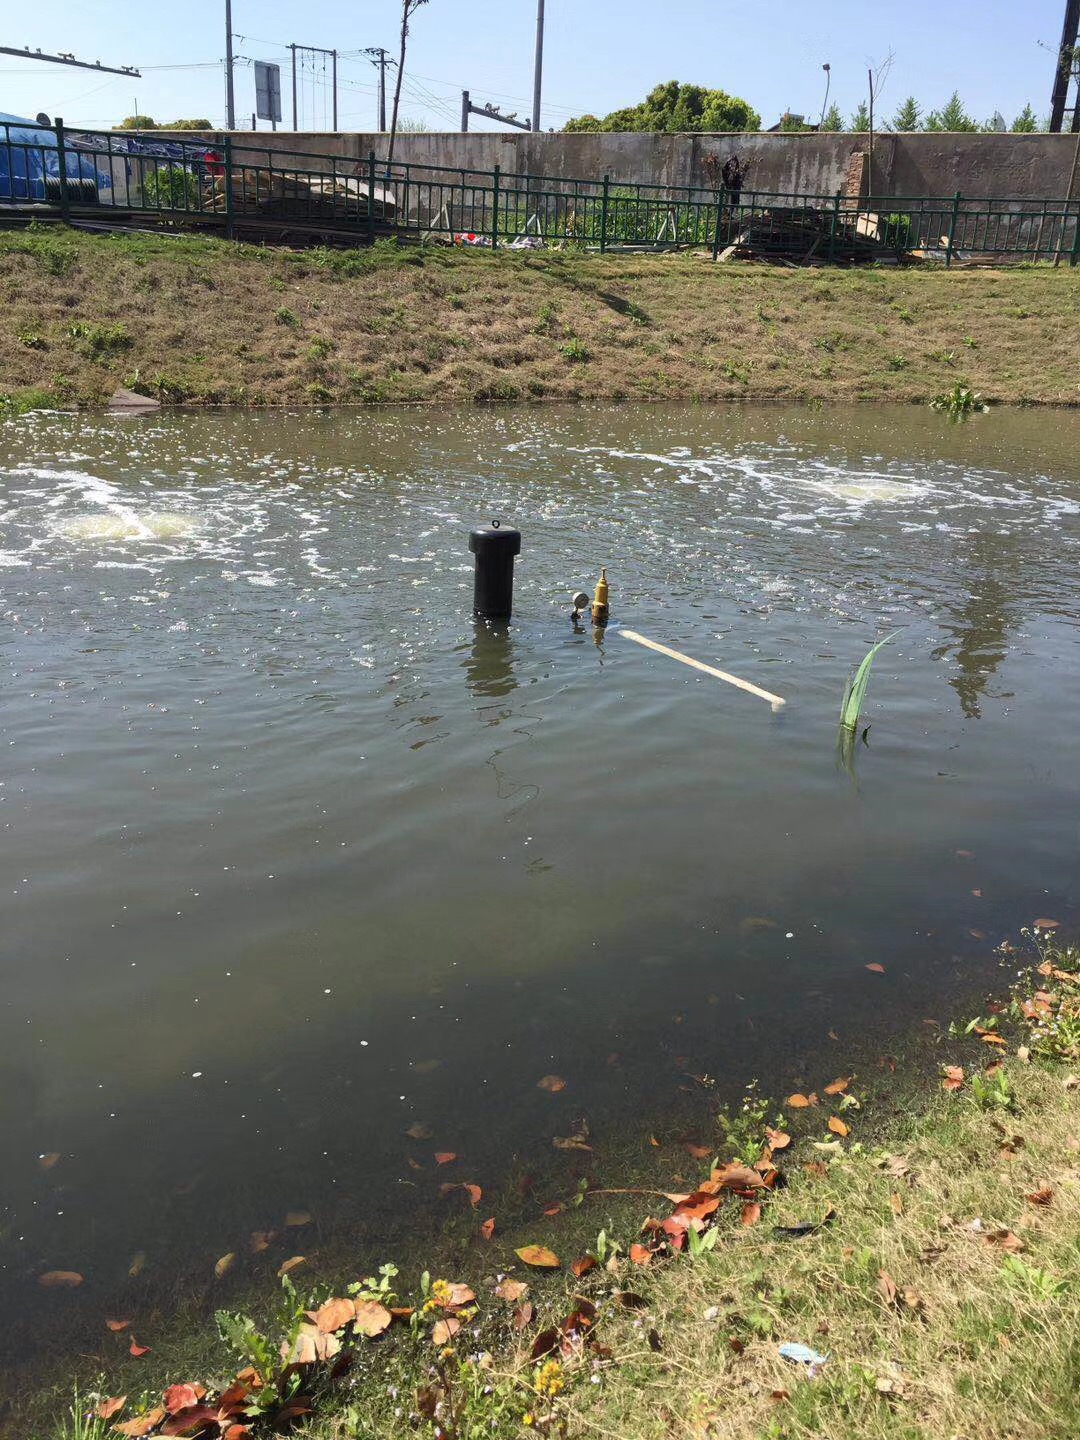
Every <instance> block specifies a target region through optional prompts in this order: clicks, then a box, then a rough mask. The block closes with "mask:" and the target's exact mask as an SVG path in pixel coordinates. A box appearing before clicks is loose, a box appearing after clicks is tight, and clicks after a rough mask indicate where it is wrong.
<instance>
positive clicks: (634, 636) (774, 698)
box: [616, 629, 787, 714]
mask: <svg viewBox="0 0 1080 1440" xmlns="http://www.w3.org/2000/svg"><path fill="white" fill-rule="evenodd" d="M616 634H618V635H625V636H626V638H627V640H633V641H634V642H635V643H636V644H638V645H644V646H645V648H646V649H647V650H655V651H657V653H658V654H660V655H667V656H668V658H669V659H671V660H678V661H680V662H681V663H682V664H683V665H690V666H692V667H693V668H694V669H695V670H702V671H704V672H705V674H706V675H714V676H715V677H716V678H717V680H726V681H727V683H728V684H729V685H735V686H737V688H738V689H740V690H745V691H746V692H747V694H749V695H756V696H758V698H759V699H761V700H767V701H768V702H769V704H770V705H771V706H772V709H773V713H774V714H775V713H776V711H777V710H779V709H781V708H782V707H783V706H784V705H785V704H786V703H787V702H786V701H785V700H784V699H783V697H782V696H780V695H773V694H772V693H771V691H769V690H762V689H761V688H760V686H758V685H751V683H750V681H749V680H740V679H739V677H738V676H737V675H729V674H728V672H727V671H726V670H717V669H716V667H715V666H714V665H705V664H703V663H702V662H701V661H700V660H694V659H692V658H691V657H690V656H689V655H683V654H682V652H681V651H679V650H672V649H670V648H669V647H668V646H667V645H661V644H659V643H658V642H657V641H656V640H649V639H647V638H646V637H645V636H644V635H639V634H638V633H637V631H636V630H623V629H619V630H617V631H616Z"/></svg>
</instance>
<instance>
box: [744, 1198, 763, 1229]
mask: <svg viewBox="0 0 1080 1440" xmlns="http://www.w3.org/2000/svg"><path fill="white" fill-rule="evenodd" d="M739 1219H740V1221H741V1222H742V1224H743V1225H756V1224H757V1223H758V1221H759V1220H760V1219H761V1206H760V1205H758V1204H757V1203H756V1202H755V1201H749V1202H748V1203H747V1204H746V1205H744V1206H743V1207H742V1214H741V1215H740V1216H739Z"/></svg>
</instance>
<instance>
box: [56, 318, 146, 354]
mask: <svg viewBox="0 0 1080 1440" xmlns="http://www.w3.org/2000/svg"><path fill="white" fill-rule="evenodd" d="M70 334H71V336H72V338H73V339H76V340H81V341H82V342H83V343H82V344H81V345H80V346H79V349H80V351H81V353H82V354H83V355H85V356H86V357H87V359H89V360H97V361H102V360H112V359H114V358H115V357H116V356H117V355H122V354H123V353H124V351H125V350H130V349H131V346H132V339H131V336H130V335H129V334H128V333H127V331H126V330H125V329H124V327H123V325H120V324H116V325H72V327H71V330H70Z"/></svg>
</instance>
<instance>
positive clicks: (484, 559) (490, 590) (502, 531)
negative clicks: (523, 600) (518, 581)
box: [469, 520, 521, 620]
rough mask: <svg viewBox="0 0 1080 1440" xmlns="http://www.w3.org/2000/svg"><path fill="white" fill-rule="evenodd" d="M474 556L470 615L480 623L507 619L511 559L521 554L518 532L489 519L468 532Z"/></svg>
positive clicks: (511, 593) (511, 590) (510, 603)
mask: <svg viewBox="0 0 1080 1440" xmlns="http://www.w3.org/2000/svg"><path fill="white" fill-rule="evenodd" d="M469 549H470V550H471V551H472V552H473V554H474V555H475V556H476V576H475V579H474V581H473V614H475V615H479V616H480V617H481V618H482V619H484V620H509V619H510V612H511V610H512V609H513V603H514V556H515V555H520V554H521V531H520V530H512V529H510V528H509V527H504V526H502V525H500V524H499V522H498V520H493V521H492V522H491V524H490V525H481V526H479V527H478V528H477V529H475V530H473V531H470V533H469Z"/></svg>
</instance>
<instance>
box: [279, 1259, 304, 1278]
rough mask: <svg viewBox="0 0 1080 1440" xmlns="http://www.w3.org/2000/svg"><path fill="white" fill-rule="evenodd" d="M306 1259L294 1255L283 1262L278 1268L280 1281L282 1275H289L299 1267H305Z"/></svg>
mask: <svg viewBox="0 0 1080 1440" xmlns="http://www.w3.org/2000/svg"><path fill="white" fill-rule="evenodd" d="M304 1259H305V1257H304V1256H303V1255H292V1256H290V1258H289V1259H288V1260H285V1261H283V1262H282V1263H281V1264H280V1265H279V1266H278V1272H277V1273H278V1279H279V1280H280V1278H281V1277H282V1275H288V1273H289V1271H290V1270H295V1269H296V1267H297V1266H298V1265H303V1263H304Z"/></svg>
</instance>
